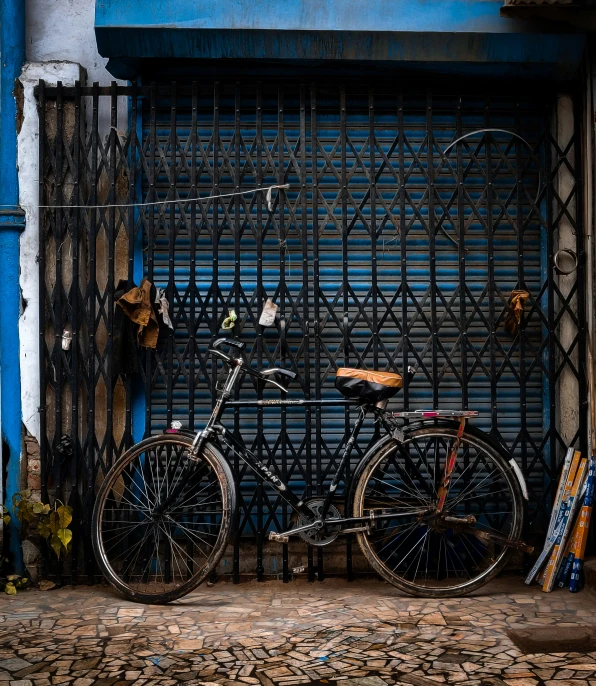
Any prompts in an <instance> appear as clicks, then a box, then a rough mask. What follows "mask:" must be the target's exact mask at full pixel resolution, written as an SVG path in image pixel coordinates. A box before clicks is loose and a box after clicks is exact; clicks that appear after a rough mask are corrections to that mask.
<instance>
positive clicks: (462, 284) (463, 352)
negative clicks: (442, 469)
mask: <svg viewBox="0 0 596 686" xmlns="http://www.w3.org/2000/svg"><path fill="white" fill-rule="evenodd" d="M455 117H456V138H461V136H462V130H463V127H462V99H461V96H460V97H459V98H458V102H457V108H456V115H455ZM455 151H456V155H457V178H456V183H457V190H456V193H457V225H458V233H459V236H458V245H457V252H458V259H459V335H460V362H461V380H462V385H461V402H462V407H463V408H464V409H466V410H467V409H468V346H469V341H468V322H467V308H466V305H467V300H468V292H467V284H466V217H465V204H464V203H465V197H464V189H463V179H464V163H463V155H462V143H461V142H460V143H458V144H457V145H456V146H455ZM464 467H467V465H464Z"/></svg>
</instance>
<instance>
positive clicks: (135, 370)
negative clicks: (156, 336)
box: [112, 279, 141, 381]
mask: <svg viewBox="0 0 596 686" xmlns="http://www.w3.org/2000/svg"><path fill="white" fill-rule="evenodd" d="M133 286H134V284H133ZM134 287H135V288H136V286H134ZM130 288H131V286H130V283H129V282H128V281H127V280H126V279H120V281H119V282H118V286H117V287H116V292H115V293H114V300H115V302H116V304H117V306H116V308H115V311H114V326H113V336H112V372H113V381H116V379H117V378H118V376H119V375H120V374H140V372H141V364H140V362H139V347H138V344H137V334H136V331H135V325H134V324H133V323H132V321H131V320H130V318H129V317H127V316H126V314H125V312H124V308H123V307H122V306H118V305H119V303H118V301H119V300H120V298H122V296H123V295H125V294H126V293H127V292H128V291H129V290H130Z"/></svg>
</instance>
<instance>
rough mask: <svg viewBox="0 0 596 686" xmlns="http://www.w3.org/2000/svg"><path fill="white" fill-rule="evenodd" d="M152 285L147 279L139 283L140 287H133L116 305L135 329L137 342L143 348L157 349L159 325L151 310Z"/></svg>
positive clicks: (152, 309)
mask: <svg viewBox="0 0 596 686" xmlns="http://www.w3.org/2000/svg"><path fill="white" fill-rule="evenodd" d="M152 289H153V284H152V283H151V282H150V281H147V279H143V280H142V281H141V285H140V286H138V287H137V286H134V287H133V288H131V289H130V290H129V291H128V292H127V293H125V294H124V295H123V296H122V297H121V298H119V299H118V301H117V303H118V305H120V307H121V308H122V309H123V310H124V313H125V314H126V316H127V317H128V318H129V319H130V320H131V321H132V322H134V323H135V324H136V325H137V327H138V330H137V340H138V342H139V345H141V346H143V347H144V348H157V338H158V336H159V323H158V321H157V317H156V315H155V310H154V308H153V300H154V298H152V297H151V291H152Z"/></svg>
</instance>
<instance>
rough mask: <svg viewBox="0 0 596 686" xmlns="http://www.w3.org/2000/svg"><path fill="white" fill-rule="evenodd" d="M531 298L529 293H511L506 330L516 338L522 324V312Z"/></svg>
mask: <svg viewBox="0 0 596 686" xmlns="http://www.w3.org/2000/svg"><path fill="white" fill-rule="evenodd" d="M529 297H530V294H529V293H528V291H511V296H510V298H509V313H508V314H507V317H506V319H505V330H506V331H507V332H508V333H510V334H511V335H512V336H514V335H515V334H516V333H517V330H518V328H519V325H520V324H521V317H522V312H523V311H524V305H525V304H526V300H527V299H528V298H529Z"/></svg>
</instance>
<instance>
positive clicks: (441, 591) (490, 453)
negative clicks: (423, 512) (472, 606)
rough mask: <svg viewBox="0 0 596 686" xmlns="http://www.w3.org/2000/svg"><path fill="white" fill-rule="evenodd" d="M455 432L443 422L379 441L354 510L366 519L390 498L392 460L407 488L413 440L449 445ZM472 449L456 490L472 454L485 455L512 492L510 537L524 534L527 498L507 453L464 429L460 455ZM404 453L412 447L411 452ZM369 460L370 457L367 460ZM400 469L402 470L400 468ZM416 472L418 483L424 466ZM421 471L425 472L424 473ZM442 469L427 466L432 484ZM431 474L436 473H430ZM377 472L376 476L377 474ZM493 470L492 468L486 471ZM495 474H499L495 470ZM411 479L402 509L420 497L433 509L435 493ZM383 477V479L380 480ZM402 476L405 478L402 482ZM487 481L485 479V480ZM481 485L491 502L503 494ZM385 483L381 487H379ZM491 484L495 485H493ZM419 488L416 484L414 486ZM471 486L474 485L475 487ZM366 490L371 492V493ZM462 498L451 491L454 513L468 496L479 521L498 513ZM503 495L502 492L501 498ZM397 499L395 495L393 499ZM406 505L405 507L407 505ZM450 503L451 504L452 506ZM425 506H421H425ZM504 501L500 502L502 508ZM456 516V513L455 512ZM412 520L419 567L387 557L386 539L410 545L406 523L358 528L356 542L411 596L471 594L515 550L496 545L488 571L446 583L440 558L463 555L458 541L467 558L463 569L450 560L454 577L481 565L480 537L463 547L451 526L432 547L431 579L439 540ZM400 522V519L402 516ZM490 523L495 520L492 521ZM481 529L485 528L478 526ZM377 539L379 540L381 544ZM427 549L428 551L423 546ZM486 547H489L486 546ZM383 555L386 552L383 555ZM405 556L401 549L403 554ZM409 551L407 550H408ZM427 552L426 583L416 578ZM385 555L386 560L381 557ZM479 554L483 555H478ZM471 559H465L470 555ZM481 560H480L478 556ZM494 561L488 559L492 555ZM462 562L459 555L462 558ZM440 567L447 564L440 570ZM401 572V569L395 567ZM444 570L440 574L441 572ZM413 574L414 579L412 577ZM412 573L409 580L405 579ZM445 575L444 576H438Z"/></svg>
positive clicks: (365, 470)
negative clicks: (481, 509) (400, 438)
mask: <svg viewBox="0 0 596 686" xmlns="http://www.w3.org/2000/svg"><path fill="white" fill-rule="evenodd" d="M456 436H457V427H448V426H442V425H439V426H437V425H432V426H423V427H420V428H417V429H414V430H412V431H410V432H407V431H406V434H405V437H404V441H403V442H398V441H396V440H393V439H390V440H389V441H387V440H386V439H381V441H380V442H379V443H378V444H377V445H375V446H373V447H372V448H371V450H370V451H369V457H368V459H367V461H366V463H365V466H364V468H363V470H362V472H361V474H360V477H359V479H358V482H357V484H356V488H355V491H354V499H353V505H352V509H353V514H354V516H355V517H362V516H364V512H365V511H367V510H369V511H370V509H371V508H370V507H369V508H367V506H366V505H367V503H368V504H369V505H370V506H371V507H372V506H373V505H377V504H379V503H381V502H383V501H382V497H381V494H382V495H383V497H385V500H387V498H389V497H391V496H390V495H388V494H387V492H386V491H388V488H389V486H388V485H387V484H390V485H391V483H392V481H391V478H389V477H388V476H387V475H386V472H387V469H388V465H389V464H390V460H393V463H394V464H395V466H394V467H392V470H393V476H392V478H393V486H392V487H393V488H395V489H399V487H400V486H402V487H403V486H404V483H405V484H406V485H407V484H408V483H409V482H408V481H407V477H406V476H405V475H406V473H407V470H406V466H405V465H406V455H409V454H410V451H411V449H412V445H413V444H414V443H415V444H416V445H425V441H426V445H430V441H432V440H434V441H435V443H436V444H439V441H440V440H441V439H442V440H443V442H444V444H445V445H448V443H449V442H451V441H453V440H455V437H456ZM466 450H468V451H472V452H468V466H467V467H465V466H463V465H460V468H459V471H458V472H454V474H453V476H452V484H454V482H455V490H456V491H457V488H458V483H459V482H461V480H462V479H464V474H465V472H466V471H467V470H469V469H470V465H472V464H473V463H472V462H470V460H469V457H470V455H472V454H473V455H474V457H475V458H477V462H476V464H477V463H478V462H480V459H481V458H482V459H484V460H485V461H486V462H487V463H488V464H489V465H491V469H492V468H493V467H494V469H495V470H497V472H498V478H499V482H500V483H501V484H502V485H503V486H504V487H505V488H504V489H503V490H507V491H508V492H509V496H510V499H511V513H510V520H511V521H510V524H509V527H508V531H507V532H506V537H507V538H509V539H511V540H519V538H520V536H521V532H522V529H523V511H524V507H523V496H522V492H521V487H520V484H519V481H518V479H517V477H516V475H515V473H514V470H513V468H512V467H511V465H510V464H509V463H508V461H507V459H506V458H505V456H503V455H502V454H501V453H500V452H498V451H497V450H496V449H495V448H494V447H493V445H492V444H491V443H490V442H488V441H484V440H483V439H482V438H480V437H478V436H477V435H475V434H471V433H467V432H464V434H463V436H462V437H461V444H460V449H459V451H458V454H459V453H462V454H464V455H465V454H466V453H465V451H466ZM405 451H408V452H407V453H406V452H405ZM397 454H401V455H402V458H403V465H404V466H403V468H400V463H399V462H398V460H397V458H395V457H394V456H395V455H397ZM415 454H416V455H417V456H418V455H421V456H422V455H423V453H420V451H417V452H416V453H415ZM365 459H366V458H365ZM400 469H401V471H400ZM408 469H413V468H412V467H408ZM383 470H385V478H384V479H383V478H382V476H383ZM416 470H417V471H418V473H419V475H420V476H416V479H420V483H421V484H422V471H423V470H422V468H421V467H420V464H418V466H417V467H416V468H415V469H414V470H413V473H414V474H415V473H416ZM421 470H422V471H421ZM437 471H438V470H434V471H433V469H431V468H430V466H429V468H428V475H427V476H428V477H431V476H432V478H433V480H434V484H436V483H438V476H437V474H436V473H435V472H437ZM431 472H433V473H432V474H431ZM375 473H376V474H377V475H376V476H375ZM488 473H489V474H491V472H490V471H489V472H488ZM495 473H496V472H495ZM473 475H474V470H472V471H471V472H469V474H467V476H466V478H465V479H464V482H463V483H461V484H460V485H459V489H460V490H461V489H462V488H464V487H465V484H466V482H467V483H474V476H473ZM411 478H412V486H410V487H409V490H410V491H411V493H412V495H411V496H408V497H409V501H408V500H407V499H406V495H407V490H405V489H404V490H403V493H404V494H406V495H402V494H398V498H399V499H401V498H403V500H402V501H401V502H403V508H404V512H406V511H407V509H408V507H409V508H410V509H411V503H412V502H414V503H416V502H417V499H418V500H424V499H426V498H428V500H429V503H430V506H431V507H432V504H433V497H434V495H433V491H430V490H427V492H421V491H420V490H417V491H414V488H413V486H415V485H416V482H415V480H414V477H411ZM379 479H381V481H379ZM400 479H401V481H400ZM484 481H485V482H486V478H485V480H484ZM476 483H477V485H478V487H479V488H480V487H482V489H483V491H482V497H483V498H484V502H485V503H486V502H491V498H492V499H494V498H495V496H496V495H499V492H498V489H496V490H495V488H494V486H493V484H492V483H490V482H489V483H483V481H482V480H480V481H477V482H476ZM381 484H382V485H381ZM434 484H433V490H434V494H435V495H436V488H435V486H434ZM491 487H492V489H491ZM416 488H418V487H417V486H416ZM472 488H473V487H472ZM380 489H384V491H385V492H383V491H381V490H380ZM468 492H469V493H473V492H474V491H473V490H469V491H468ZM389 493H393V497H394V496H395V494H396V493H395V492H391V491H390V492H389ZM367 494H368V495H367ZM463 494H464V497H463V498H462V499H460V500H459V501H458V498H461V493H460V495H459V496H458V495H457V493H456V495H455V496H454V495H453V493H452V491H451V490H450V497H449V498H448V504H453V505H454V507H455V510H454V512H455V511H456V510H457V509H458V508H459V509H461V508H462V503H465V501H466V499H467V500H468V503H466V505H465V507H467V508H468V510H470V511H471V512H472V513H473V514H475V516H476V515H479V516H478V519H479V520H482V517H483V516H484V517H485V518H487V520H488V517H489V516H492V515H493V513H494V510H492V511H490V512H489V513H488V514H486V513H479V512H475V511H474V510H478V508H479V504H478V503H470V502H469V501H471V500H474V499H478V497H479V496H469V497H467V498H466V497H465V494H466V492H465V491H463ZM502 497H503V498H504V496H502ZM394 499H395V497H394ZM493 502H498V501H496V500H493ZM407 503H410V504H408V506H407V507H406V504H407ZM391 505H392V506H393V507H394V508H395V507H396V506H395V503H393V502H392V503H391ZM449 506H451V505H449ZM422 507H423V506H422V505H421V506H420V508H421V509H422ZM500 507H501V505H499V508H500ZM496 514H499V515H500V514H502V513H501V512H499V511H497V512H496ZM454 516H456V515H455V514H454ZM410 519H411V522H413V523H412V524H410V525H408V526H409V527H410V529H409V533H407V536H412V532H413V533H414V538H413V539H410V541H409V542H408V543H407V545H408V546H409V545H410V544H411V543H412V542H414V544H416V542H417V541H421V543H420V552H419V555H420V558H419V559H418V563H417V565H416V566H415V567H414V568H413V569H412V565H413V564H414V559H415V558H412V562H410V563H409V565H408V567H407V568H406V569H405V570H404V567H405V565H406V561H407V560H408V558H407V557H406V559H405V560H404V561H403V563H402V561H401V560H399V559H398V564H396V565H395V567H393V568H392V567H391V565H393V562H394V561H395V560H392V561H391V563H389V562H388V560H389V558H390V556H391V555H393V554H394V553H391V552H390V550H389V551H387V552H385V549H386V548H387V547H388V546H389V545H391V542H390V543H385V541H386V540H387V539H391V537H393V542H394V544H395V545H397V544H398V543H399V540H400V537H401V539H402V541H403V543H404V544H405V543H406V540H407V536H406V531H407V529H406V525H401V524H400V526H404V529H403V530H402V531H401V532H399V531H398V530H397V528H396V529H395V531H396V533H392V532H389V534H386V533H384V532H383V530H382V529H381V530H378V529H375V527H372V528H370V529H369V530H368V531H366V532H359V533H358V534H357V538H358V543H359V545H360V548H361V550H362V552H363V554H364V556H365V557H366V558H367V560H368V562H369V563H370V565H371V567H372V568H373V569H374V570H375V571H376V572H377V573H378V574H379V575H380V576H381V577H382V578H383V579H385V580H386V581H388V582H389V583H391V584H392V585H393V586H395V587H396V588H398V589H400V590H401V591H403V592H405V593H407V594H409V595H413V596H419V597H427V598H446V597H457V596H462V595H466V594H468V593H471V592H473V591H475V590H477V589H478V588H481V587H482V586H484V585H485V584H486V583H488V582H489V581H490V580H491V579H492V578H494V577H495V576H496V575H497V574H498V573H499V572H500V571H501V570H502V569H503V567H504V566H505V565H506V564H507V561H508V559H509V558H510V554H511V548H510V547H508V546H505V545H502V546H498V547H500V548H501V549H500V550H498V554H496V553H495V555H496V557H495V559H494V561H493V562H491V563H490V564H488V566H487V567H486V569H483V570H481V571H480V572H479V573H478V574H477V575H476V576H474V577H471V578H468V579H467V580H463V581H459V582H458V583H453V584H451V585H449V583H447V584H445V580H444V578H442V577H444V576H445V568H446V569H447V570H449V561H447V562H446V563H445V562H441V560H442V557H443V551H444V555H445V558H446V559H448V558H449V556H450V555H454V552H453V551H454V550H455V551H456V553H455V554H457V556H458V557H460V553H457V549H458V548H457V545H456V544H458V545H459V546H460V549H461V550H462V553H461V555H463V556H464V560H465V561H461V567H462V570H459V571H458V570H457V567H456V565H457V564H460V562H457V561H456V560H455V558H454V560H452V561H451V564H453V568H454V576H455V574H456V573H461V571H465V572H466V573H467V574H468V575H469V571H470V569H471V568H472V567H473V566H474V565H477V564H479V562H478V561H476V560H475V558H474V554H475V552H476V551H477V549H478V548H479V547H480V546H481V545H482V544H478V542H477V539H476V537H473V538H474V545H470V543H469V541H468V542H466V541H465V540H464V546H462V545H461V541H459V540H458V541H455V542H454V539H455V538H456V534H455V530H456V527H455V526H454V527H453V529H452V530H447V532H443V533H441V534H440V535H441V536H444V537H447V536H450V537H451V538H450V540H449V539H448V538H445V541H444V547H442V548H439V553H438V555H437V552H436V545H435V546H434V550H433V558H432V559H433V560H434V568H433V569H432V574H433V578H432V579H429V575H428V572H429V569H428V563H429V557H430V553H429V550H430V549H431V547H432V545H433V544H432V539H434V538H436V536H437V535H439V534H438V532H432V533H431V527H430V526H427V529H428V532H427V533H426V534H424V532H423V530H421V527H423V526H424V524H420V523H419V522H420V520H419V519H418V520H417V518H416V517H415V516H414V515H412V516H411V518H410ZM395 521H397V518H395ZM400 521H401V519H400ZM490 521H493V520H492V519H491V520H490ZM387 522H388V520H385V521H384V522H383V523H384V524H385V523H387ZM479 528H481V526H480V527H479ZM388 529H389V525H388V526H386V527H385V530H388ZM462 531H463V529H462V530H460V533H459V534H457V535H459V536H460V538H463V537H464V536H467V534H464V533H462ZM377 541H379V542H377ZM380 543H384V549H383V548H380ZM425 549H426V550H425ZM487 549H488V545H487ZM381 553H382V554H381ZM400 554H401V553H400ZM407 554H409V553H407ZM424 554H426V559H425V563H426V565H427V569H426V570H425V578H424V584H423V583H422V572H421V574H420V578H419V579H418V581H417V573H418V570H419V566H420V564H421V559H422V555H424ZM383 555H384V557H385V559H382V558H383ZM478 555H480V553H478ZM396 558H399V554H398V555H397V556H396ZM466 558H467V559H466ZM478 559H479V558H478ZM489 559H490V558H489ZM460 560H461V557H460ZM400 564H401V565H402V566H401V568H400V569H399V570H398V567H400ZM441 566H442V567H443V569H442V571H441ZM396 570H397V571H396ZM435 571H436V576H437V579H436V580H435V578H434V575H435ZM439 572H441V573H439ZM412 574H413V578H412ZM407 577H409V578H407ZM440 577H441V578H440Z"/></svg>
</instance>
